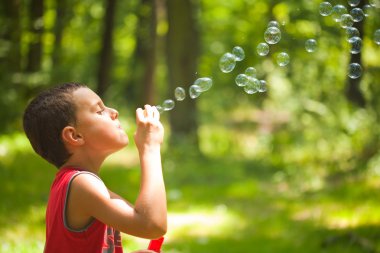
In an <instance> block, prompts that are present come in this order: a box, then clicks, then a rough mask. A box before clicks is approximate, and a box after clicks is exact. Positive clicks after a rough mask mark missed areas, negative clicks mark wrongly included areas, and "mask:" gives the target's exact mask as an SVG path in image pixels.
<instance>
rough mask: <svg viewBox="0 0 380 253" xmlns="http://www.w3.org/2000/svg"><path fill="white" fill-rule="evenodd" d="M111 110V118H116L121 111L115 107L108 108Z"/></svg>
mask: <svg viewBox="0 0 380 253" xmlns="http://www.w3.org/2000/svg"><path fill="white" fill-rule="evenodd" d="M108 110H109V112H110V116H111V119H113V120H115V119H117V118H118V117H119V112H118V111H117V110H115V109H113V108H108Z"/></svg>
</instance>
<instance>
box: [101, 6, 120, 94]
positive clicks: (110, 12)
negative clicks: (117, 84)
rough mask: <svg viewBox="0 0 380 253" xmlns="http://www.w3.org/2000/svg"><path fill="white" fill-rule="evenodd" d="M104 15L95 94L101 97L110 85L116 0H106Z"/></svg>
mask: <svg viewBox="0 0 380 253" xmlns="http://www.w3.org/2000/svg"><path fill="white" fill-rule="evenodd" d="M105 2H106V4H107V6H106V15H105V17H104V28H103V29H104V30H103V37H102V49H101V51H100V58H99V69H98V85H97V93H98V94H99V96H103V95H104V93H105V92H106V90H107V88H108V86H109V85H110V72H111V65H112V48H113V28H114V16H115V8H116V0H106V1H105Z"/></svg>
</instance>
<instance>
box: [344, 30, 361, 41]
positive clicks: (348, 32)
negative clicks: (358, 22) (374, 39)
mask: <svg viewBox="0 0 380 253" xmlns="http://www.w3.org/2000/svg"><path fill="white" fill-rule="evenodd" d="M346 35H347V40H350V39H351V38H352V37H359V36H360V33H359V30H358V29H357V28H355V27H347V28H346Z"/></svg>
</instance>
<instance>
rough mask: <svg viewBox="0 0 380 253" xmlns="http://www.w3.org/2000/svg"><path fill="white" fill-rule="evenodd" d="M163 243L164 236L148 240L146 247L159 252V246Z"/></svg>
mask: <svg viewBox="0 0 380 253" xmlns="http://www.w3.org/2000/svg"><path fill="white" fill-rule="evenodd" d="M163 243H164V237H161V238H158V239H154V240H150V243H149V246H148V249H149V250H153V251H155V252H158V253H159V252H161V246H162V244H163Z"/></svg>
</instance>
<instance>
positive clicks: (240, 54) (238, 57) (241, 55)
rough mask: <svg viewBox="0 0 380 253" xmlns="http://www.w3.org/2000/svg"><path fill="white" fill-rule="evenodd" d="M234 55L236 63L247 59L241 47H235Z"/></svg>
mask: <svg viewBox="0 0 380 253" xmlns="http://www.w3.org/2000/svg"><path fill="white" fill-rule="evenodd" d="M232 54H233V55H235V61H242V60H244V58H245V53H244V50H243V48H241V47H234V48H233V49H232Z"/></svg>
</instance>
